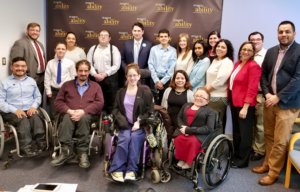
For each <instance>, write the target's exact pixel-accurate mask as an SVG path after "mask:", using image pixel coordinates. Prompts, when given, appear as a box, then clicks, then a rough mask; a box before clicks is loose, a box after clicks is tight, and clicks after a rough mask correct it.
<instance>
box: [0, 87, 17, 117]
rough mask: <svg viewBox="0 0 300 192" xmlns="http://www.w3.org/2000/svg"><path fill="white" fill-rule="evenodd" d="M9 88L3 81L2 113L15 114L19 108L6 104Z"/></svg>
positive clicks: (0, 101) (0, 102)
mask: <svg viewBox="0 0 300 192" xmlns="http://www.w3.org/2000/svg"><path fill="white" fill-rule="evenodd" d="M6 98H7V88H6V84H4V82H3V81H0V111H2V112H4V113H15V112H16V111H17V108H16V107H14V106H13V105H10V104H9V103H7V102H6Z"/></svg>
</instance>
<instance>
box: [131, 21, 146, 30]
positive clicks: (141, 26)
mask: <svg viewBox="0 0 300 192" xmlns="http://www.w3.org/2000/svg"><path fill="white" fill-rule="evenodd" d="M134 26H137V27H139V28H141V29H142V30H143V31H144V25H143V24H142V23H140V22H135V23H134V24H133V25H132V29H133V28H134Z"/></svg>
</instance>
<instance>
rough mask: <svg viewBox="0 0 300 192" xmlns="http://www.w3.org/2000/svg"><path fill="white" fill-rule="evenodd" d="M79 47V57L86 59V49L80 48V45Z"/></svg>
mask: <svg viewBox="0 0 300 192" xmlns="http://www.w3.org/2000/svg"><path fill="white" fill-rule="evenodd" d="M78 48H79V49H78V50H79V58H80V59H86V54H85V52H84V50H83V49H82V48H80V47H78Z"/></svg>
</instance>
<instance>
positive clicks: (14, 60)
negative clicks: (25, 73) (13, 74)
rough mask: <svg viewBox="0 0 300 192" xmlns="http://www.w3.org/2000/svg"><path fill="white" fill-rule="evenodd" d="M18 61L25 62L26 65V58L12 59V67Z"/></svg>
mask: <svg viewBox="0 0 300 192" xmlns="http://www.w3.org/2000/svg"><path fill="white" fill-rule="evenodd" d="M18 61H24V62H25V63H26V60H25V58H24V57H15V58H13V59H12V61H11V65H13V64H14V63H16V62H18ZM26 65H27V63H26Z"/></svg>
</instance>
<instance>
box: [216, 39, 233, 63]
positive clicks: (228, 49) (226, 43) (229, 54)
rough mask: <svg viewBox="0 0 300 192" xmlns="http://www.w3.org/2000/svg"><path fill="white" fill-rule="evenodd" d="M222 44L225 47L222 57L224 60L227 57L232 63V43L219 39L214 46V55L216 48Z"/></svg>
mask: <svg viewBox="0 0 300 192" xmlns="http://www.w3.org/2000/svg"><path fill="white" fill-rule="evenodd" d="M222 42H223V43H225V45H226V46H227V53H226V55H225V56H224V58H225V57H228V58H229V59H231V60H232V61H233V52H234V49H233V46H232V43H231V42H230V41H229V40H228V39H220V40H219V41H218V42H217V44H216V46H215V47H214V53H216V48H217V47H218V45H219V44H220V43H222Z"/></svg>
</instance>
